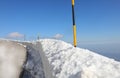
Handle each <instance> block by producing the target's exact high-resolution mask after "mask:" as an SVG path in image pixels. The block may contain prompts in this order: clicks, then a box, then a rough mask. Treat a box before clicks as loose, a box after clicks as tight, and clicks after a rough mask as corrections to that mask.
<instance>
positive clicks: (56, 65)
mask: <svg viewBox="0 0 120 78" xmlns="http://www.w3.org/2000/svg"><path fill="white" fill-rule="evenodd" d="M40 42H41V44H42V47H43V51H44V52H45V54H46V56H47V58H48V60H49V64H50V65H51V66H52V70H53V75H54V76H55V77H56V78H120V62H117V61H114V60H113V59H110V58H107V57H105V56H102V55H99V54H96V53H94V52H91V51H89V50H87V49H81V48H78V47H76V48H75V47H73V46H72V45H71V44H68V43H66V42H63V41H60V40H53V39H42V40H40Z"/></svg>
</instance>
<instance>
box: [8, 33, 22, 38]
mask: <svg viewBox="0 0 120 78" xmlns="http://www.w3.org/2000/svg"><path fill="white" fill-rule="evenodd" d="M8 37H10V38H23V37H24V35H23V34H20V33H18V32H12V33H9V34H8Z"/></svg>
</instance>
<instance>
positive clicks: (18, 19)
mask: <svg viewBox="0 0 120 78" xmlns="http://www.w3.org/2000/svg"><path fill="white" fill-rule="evenodd" d="M71 11H72V8H71V0H0V37H6V36H7V35H8V34H9V33H12V32H19V33H21V34H25V35H26V36H27V37H30V36H36V35H37V34H38V33H39V34H40V36H41V37H46V38H47V37H53V36H55V35H56V34H61V35H63V38H62V39H63V40H65V41H68V42H72V39H73V34H72V13H71ZM75 19H76V26H77V39H78V41H80V42H93V43H94V42H104V43H105V42H115V43H116V42H120V0H75Z"/></svg>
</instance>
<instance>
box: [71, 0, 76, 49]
mask: <svg viewBox="0 0 120 78" xmlns="http://www.w3.org/2000/svg"><path fill="white" fill-rule="evenodd" d="M74 4H75V1H74V0H72V19H73V44H74V47H76V46H77V38H76V25H75V14H74Z"/></svg>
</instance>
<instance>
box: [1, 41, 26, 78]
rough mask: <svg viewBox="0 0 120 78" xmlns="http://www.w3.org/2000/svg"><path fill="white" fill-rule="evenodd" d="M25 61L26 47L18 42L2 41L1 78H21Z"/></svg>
mask: <svg viewBox="0 0 120 78" xmlns="http://www.w3.org/2000/svg"><path fill="white" fill-rule="evenodd" d="M25 59H26V48H25V47H23V46H21V45H20V44H18V43H16V42H11V41H8V40H0V78H19V76H20V73H21V71H22V66H23V64H24V62H25Z"/></svg>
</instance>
